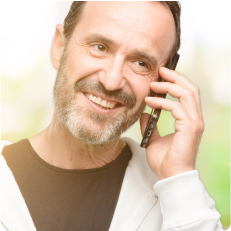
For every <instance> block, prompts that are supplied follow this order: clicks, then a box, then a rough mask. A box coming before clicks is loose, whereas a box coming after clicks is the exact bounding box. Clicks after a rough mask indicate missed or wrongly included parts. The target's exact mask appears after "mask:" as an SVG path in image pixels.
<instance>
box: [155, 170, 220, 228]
mask: <svg viewBox="0 0 231 231" xmlns="http://www.w3.org/2000/svg"><path fill="white" fill-rule="evenodd" d="M154 191H155V193H156V194H157V195H158V198H159V200H160V207H161V212H162V215H163V225H162V229H161V231H170V230H171V231H173V230H174V231H195V230H197V231H205V230H206V231H221V230H224V229H223V228H222V224H221V222H220V214H219V212H218V211H217V210H216V208H215V201H214V200H213V199H212V198H211V197H210V196H209V194H208V192H207V191H206V189H205V187H204V184H203V183H202V181H201V180H200V179H199V175H198V171H197V170H193V171H189V172H186V173H181V174H178V175H175V176H172V177H169V178H167V179H164V180H160V181H158V182H157V183H156V184H155V185H154Z"/></svg>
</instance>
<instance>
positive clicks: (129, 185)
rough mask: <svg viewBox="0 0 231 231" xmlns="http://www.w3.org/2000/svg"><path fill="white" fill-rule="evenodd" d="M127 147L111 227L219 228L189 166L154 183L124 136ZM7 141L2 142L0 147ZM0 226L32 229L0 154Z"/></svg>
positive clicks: (117, 230)
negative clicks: (129, 154)
mask: <svg viewBox="0 0 231 231" xmlns="http://www.w3.org/2000/svg"><path fill="white" fill-rule="evenodd" d="M123 139H124V140H125V142H126V143H127V144H128V145H129V147H130V149H131V151H132V154H133V155H132V159H131V160H130V162H129V164H128V167H127V169H126V172H125V176H124V180H123V184H122V188H121V192H120V195H119V199H118V203H117V206H116V209H115V213H114V216H113V219H112V222H111V226H110V231H135V230H136V231H170V230H171V231H221V230H223V228H222V225H221V223H220V214H219V213H218V212H217V210H216V208H215V202H214V200H213V199H212V198H211V197H210V196H209V195H208V193H207V191H206V189H205V187H204V185H203V183H202V182H201V180H200V179H199V176H198V171H197V170H193V171H190V172H187V173H182V174H179V175H175V176H172V177H169V178H167V179H164V180H160V181H158V179H157V177H156V176H155V175H154V173H152V171H151V170H150V168H149V166H148V163H147V160H146V156H145V150H144V149H142V148H140V147H139V144H137V143H136V142H134V141H133V140H131V139H129V138H123ZM8 144H10V142H8V141H3V142H2V148H3V146H4V145H8ZM0 159H1V166H0V167H1V230H10V231H35V230H36V229H35V226H34V224H33V221H32V219H31V217H30V213H29V211H28V209H27V206H26V204H25V201H24V199H23V197H22V195H21V192H20V190H19V188H18V185H17V183H16V181H15V179H14V177H13V175H12V173H11V171H10V169H9V168H8V166H7V164H6V162H5V159H4V158H3V156H2V155H1V157H0Z"/></svg>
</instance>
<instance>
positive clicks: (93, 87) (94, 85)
mask: <svg viewBox="0 0 231 231" xmlns="http://www.w3.org/2000/svg"><path fill="white" fill-rule="evenodd" d="M74 90H75V92H76V93H77V92H80V91H89V90H90V91H93V92H94V91H97V92H98V93H102V94H104V95H105V96H106V97H108V98H113V100H116V101H120V102H122V103H123V104H125V106H127V107H128V108H129V109H132V108H133V107H134V106H135V104H136V97H135V95H134V94H130V93H127V92H124V91H123V90H121V89H118V90H114V91H108V90H107V89H106V88H105V87H104V85H103V84H102V83H100V82H91V81H89V80H87V79H85V78H83V79H80V80H78V81H77V82H76V83H75V86H74Z"/></svg>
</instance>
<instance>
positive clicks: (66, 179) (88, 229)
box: [3, 139, 132, 231]
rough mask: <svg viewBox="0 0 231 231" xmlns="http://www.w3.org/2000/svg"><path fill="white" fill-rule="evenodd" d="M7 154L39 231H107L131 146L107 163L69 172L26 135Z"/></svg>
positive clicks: (12, 145)
mask: <svg viewBox="0 0 231 231" xmlns="http://www.w3.org/2000/svg"><path fill="white" fill-rule="evenodd" d="M3 156H4V158H5V159H6V162H7V164H8V166H9V168H10V169H11V171H12V172H13V175H14V177H15V180H16V182H17V184H18V186H19V188H20V190H21V193H22V195H23V197H24V199H25V202H26V204H27V207H28V209H29V212H30V214H31V217H32V219H33V222H34V224H35V227H36V229H37V230H38V231H59V230H63V231H67V230H68V231H72V230H73V231H78V230H79V231H104V230H105V231H106V230H108V229H109V227H110V224H111V220H112V217H113V214H114V211H115V207H116V204H117V200H118V197H119V193H120V189H121V185H122V182H123V178H124V174H125V170H126V168H127V165H128V162H129V160H130V159H131V156H132V154H131V151H130V149H129V147H128V145H126V146H125V148H124V149H123V150H122V152H121V153H120V155H119V156H118V157H117V158H116V159H115V160H113V161H112V162H110V163H109V164H107V165H105V166H103V167H100V168H95V169H83V170H69V169H62V168H58V167H55V166H53V165H50V164H48V163H47V162H45V161H44V160H43V159H42V158H40V156H39V155H38V154H37V153H36V152H35V151H34V149H33V148H32V146H31V144H30V142H29V140H28V139H25V140H21V141H19V142H17V143H14V144H11V145H9V146H6V147H5V148H4V149H3Z"/></svg>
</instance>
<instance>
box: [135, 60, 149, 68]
mask: <svg viewBox="0 0 231 231" xmlns="http://www.w3.org/2000/svg"><path fill="white" fill-rule="evenodd" d="M137 63H138V65H139V66H141V67H148V65H147V64H146V63H145V62H143V61H137Z"/></svg>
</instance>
